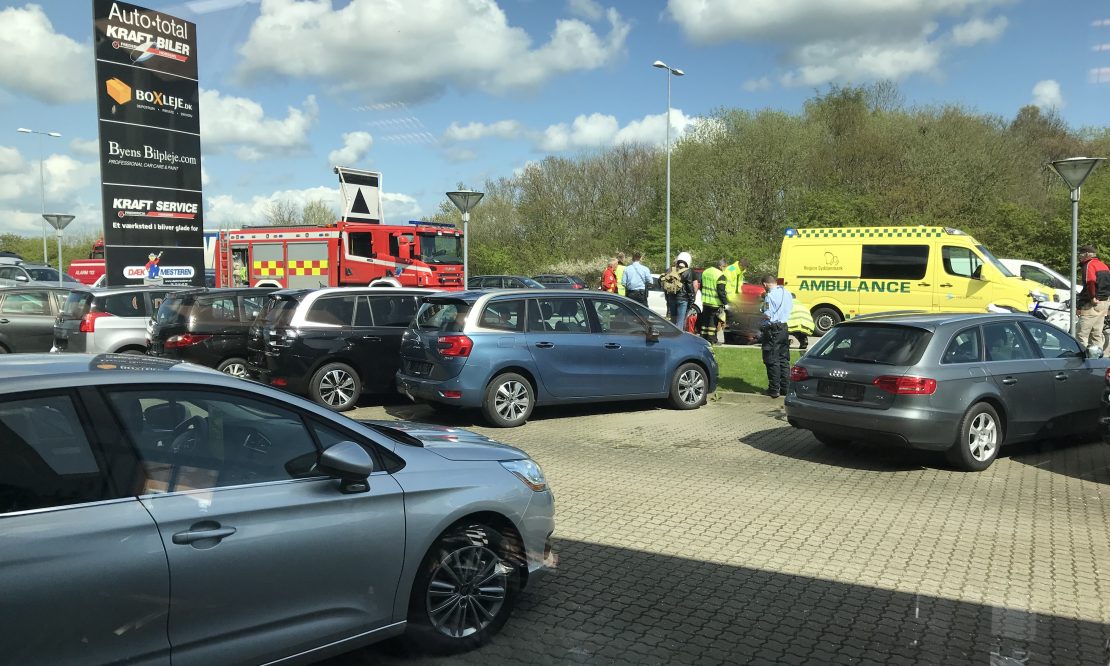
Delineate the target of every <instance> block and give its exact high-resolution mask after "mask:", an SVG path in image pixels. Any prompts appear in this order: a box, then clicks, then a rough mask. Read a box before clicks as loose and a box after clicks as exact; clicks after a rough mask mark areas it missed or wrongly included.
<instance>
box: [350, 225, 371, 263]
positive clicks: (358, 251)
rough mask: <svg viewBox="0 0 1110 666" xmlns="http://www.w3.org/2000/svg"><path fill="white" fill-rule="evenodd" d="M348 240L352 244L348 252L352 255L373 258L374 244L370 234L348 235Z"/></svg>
mask: <svg viewBox="0 0 1110 666" xmlns="http://www.w3.org/2000/svg"><path fill="white" fill-rule="evenodd" d="M347 240H348V241H349V243H350V248H349V250H348V251H349V252H350V253H351V254H353V255H355V256H359V257H369V256H373V252H374V243H373V241H372V240H371V237H370V233H369V232H362V231H360V232H357V233H348V234H347Z"/></svg>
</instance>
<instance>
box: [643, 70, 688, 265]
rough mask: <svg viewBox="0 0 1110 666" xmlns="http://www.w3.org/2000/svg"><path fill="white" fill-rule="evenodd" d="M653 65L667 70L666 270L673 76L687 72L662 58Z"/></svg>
mask: <svg viewBox="0 0 1110 666" xmlns="http://www.w3.org/2000/svg"><path fill="white" fill-rule="evenodd" d="M651 66H652V67H658V68H660V69H665V70H667V241H666V255H667V263H666V264H665V265H664V266H663V271H664V272H665V271H667V270H669V269H670V266H671V77H672V76H683V75H685V74H686V72H683V71H682V70H681V69H675V68H673V67H668V66H667V63H665V62H663V61H662V60H656V61H655V62H653V63H652V64H651Z"/></svg>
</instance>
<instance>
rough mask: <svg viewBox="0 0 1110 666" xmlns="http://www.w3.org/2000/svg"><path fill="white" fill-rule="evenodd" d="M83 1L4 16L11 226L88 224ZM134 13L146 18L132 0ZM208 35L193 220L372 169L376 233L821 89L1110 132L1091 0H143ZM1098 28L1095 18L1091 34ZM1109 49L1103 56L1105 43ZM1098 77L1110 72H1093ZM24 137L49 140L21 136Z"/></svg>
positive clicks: (6, 227)
mask: <svg viewBox="0 0 1110 666" xmlns="http://www.w3.org/2000/svg"><path fill="white" fill-rule="evenodd" d="M91 4H92V3H91V2H90V1H87V0H40V2H37V3H24V2H3V3H0V128H3V129H2V131H0V232H15V233H21V234H27V235H35V234H38V233H40V231H39V230H40V228H41V224H40V218H39V208H40V205H41V204H40V199H39V170H38V158H39V149H40V142H41V148H42V151H43V154H44V155H45V172H46V176H45V182H46V207H47V208H48V209H51V210H55V211H63V212H71V213H75V214H77V215H78V219H77V221H76V222H75V224H74V227H73V228H74V229H76V230H77V231H78V232H85V233H94V232H96V231H97V230H98V229H99V225H100V213H99V210H100V189H99V180H100V176H99V166H98V164H99V161H98V157H97V155H96V144H95V140H96V132H97V124H96V101H95V86H94V83H93V78H92V72H93V56H92V9H91ZM139 4H143V3H139ZM143 6H146V7H149V8H152V9H157V10H160V11H163V12H166V13H169V14H173V15H176V16H180V17H182V18H185V19H186V20H190V21H193V22H195V23H196V24H197V34H198V38H199V48H198V61H199V66H200V86H201V89H202V93H201V99H200V115H201V135H202V148H203V156H204V175H205V185H204V200H205V221H206V225H207V226H208V227H209V228H213V229H214V228H218V227H219V226H220V225H221V224H224V223H229V222H233V221H240V222H245V223H251V222H254V223H260V222H262V220H263V219H264V218H263V216H264V212H265V210H266V207H267V206H268V205H269V204H270V203H271V202H273V201H275V200H278V199H286V200H289V201H293V202H295V203H304V202H305V201H309V200H312V199H324V200H326V201H327V202H328V203H329V204H331V205H333V206H335V207H336V208H338V188H337V186H336V181H335V177H334V175H333V174H332V173H331V168H330V167H331V165H333V164H336V163H341V164H344V165H347V166H355V167H361V168H369V169H374V170H378V171H381V172H382V173H383V188H384V190H385V193H386V195H385V204H384V205H385V214H386V219H387V221H393V222H401V221H404V220H407V219H414V218H417V217H419V216H420V215H422V214H430V213H432V212H435V210H436V208H437V206H438V204H439V202H440V201H441V200H443V192H445V191H446V190H449V189H453V188H454V187H455V185H456V184H457V183H459V182H463V183H466V184H468V185H472V186H476V187H477V186H480V185H481V184H482V182H483V181H484V180H485V178H487V177H497V176H510V175H512V174H513V173H514V171H516V170H519V169H521V168H523V167H524V166H526V165H527V164H528V163H529V162H531V161H538V160H541V159H543V157H545V156H547V155H564V156H573V155H575V154H578V153H581V152H583V151H590V150H596V149H599V148H604V147H606V146H611V145H614V143H618V142H646V143H657V144H662V142H663V137H664V130H665V122H664V120H663V114H664V112H665V110H666V75H665V72H664V71H663V70H660V69H655V68H653V67H652V66H651V64H652V62H653V61H655V60H657V59H661V60H663V61H665V62H667V63H668V64H670V65H671V66H673V67H677V68H681V69H683V70H685V72H686V76H684V77H681V78H675V79H674V80H673V82H672V83H673V87H672V108H673V109H674V111H673V113H672V126H673V128H674V133H675V134H679V133H681V132H682V131H683V130H684V129H685V128H686V127H688V126H689V124H690V123H692V122H696V119H697V118H698V117H701V116H704V115H705V114H708V113H711V112H712V111H713V110H714V109H716V108H719V107H739V108H745V109H752V110H756V109H762V108H774V109H782V110H786V111H798V110H799V109H800V108H801V106H802V104H803V103H804V101H805V100H806V99H807V98H809V97H811V96H812V95H813V94H814V92H815V91H819V90H824V89H825V88H826V86H827V85H829V84H841V85H843V84H858V83H867V82H870V81H874V80H877V79H892V80H894V81H896V82H897V83H898V84H899V86H900V89H901V91H902V93H903V95H904V97H905V100H906V102H907V103H908V104H911V105H935V104H959V105H962V106H965V107H968V108H971V109H975V110H978V111H981V112H984V113H991V114H996V115H999V116H1002V117H1004V118H1012V117H1013V115H1014V114H1015V113H1016V112H1017V110H1018V109H1019V108H1020V107H1021V106H1023V105H1025V104H1031V103H1035V104H1038V105H1040V106H1042V107H1044V108H1048V107H1053V108H1056V109H1057V110H1058V111H1059V112H1060V114H1061V115H1062V116H1063V117H1064V119H1065V120H1066V121H1067V122H1068V123H1069V124H1070V125H1072V126H1073V127H1083V126H1103V125H1106V124H1107V118H1106V109H1107V108H1110V107H1108V104H1107V102H1108V101H1110V95H1108V92H1110V5H1108V4H1107V3H1105V2H1095V1H1093V0H1075V1H1069V2H1065V3H1052V2H1045V1H1033V0H1024V1H1022V0H731V1H730V0H654V1H648V0H643V1H641V0H635V1H633V0H622V1H620V2H609V3H605V2H600V1H598V0H314V1H302V0H262V1H261V2H259V1H257V0H192V1H189V0H168V1H162V0H149V1H148V2H146V3H145V4H144V5H143ZM1104 22H1105V25H1103V23H1104ZM1104 45H1105V46H1104ZM1104 68H1105V69H1104ZM18 127H30V128H34V129H37V130H43V131H55V132H61V133H62V135H63V136H62V137H61V138H43V137H38V136H34V135H26V134H19V133H17V132H16V128H18Z"/></svg>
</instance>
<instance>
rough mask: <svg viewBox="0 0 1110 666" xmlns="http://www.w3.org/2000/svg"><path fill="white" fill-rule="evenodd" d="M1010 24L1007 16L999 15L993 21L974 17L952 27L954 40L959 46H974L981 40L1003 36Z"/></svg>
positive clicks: (989, 40)
mask: <svg viewBox="0 0 1110 666" xmlns="http://www.w3.org/2000/svg"><path fill="white" fill-rule="evenodd" d="M1009 24H1010V22H1009V20H1008V19H1007V18H1006V17H1005V16H999V17H997V18H995V19H994V20H993V21H984V20H983V19H981V18H978V17H977V18H973V19H971V20H970V21H968V22H967V23H961V24H960V25H958V26H956V27H955V28H952V41H953V43H955V44H956V45H957V46H973V45H975V44H978V43H979V42H993V41H995V40H996V39H998V38H999V37H1001V36H1002V33H1003V32H1005V31H1006V26H1008V25H1009Z"/></svg>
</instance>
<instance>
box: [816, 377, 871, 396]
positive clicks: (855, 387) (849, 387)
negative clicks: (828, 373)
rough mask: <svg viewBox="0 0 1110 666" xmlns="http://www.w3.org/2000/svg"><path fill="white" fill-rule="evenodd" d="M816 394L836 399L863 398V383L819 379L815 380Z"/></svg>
mask: <svg viewBox="0 0 1110 666" xmlns="http://www.w3.org/2000/svg"><path fill="white" fill-rule="evenodd" d="M817 395H819V396H823V397H826V398H836V399H837V400H851V401H853V402H859V401H860V400H863V384H854V383H852V382H841V381H836V380H834V379H820V380H818V381H817Z"/></svg>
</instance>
